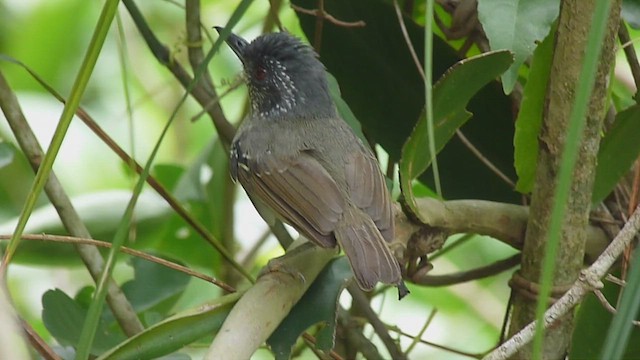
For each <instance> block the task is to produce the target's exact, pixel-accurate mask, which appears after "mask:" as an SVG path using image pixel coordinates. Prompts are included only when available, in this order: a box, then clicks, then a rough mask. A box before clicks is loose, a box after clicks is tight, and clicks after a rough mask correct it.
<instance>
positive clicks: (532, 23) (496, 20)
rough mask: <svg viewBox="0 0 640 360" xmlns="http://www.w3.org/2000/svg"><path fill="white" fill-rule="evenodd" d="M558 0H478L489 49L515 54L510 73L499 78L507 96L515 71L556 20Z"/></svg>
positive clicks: (515, 75) (515, 78) (479, 16)
mask: <svg viewBox="0 0 640 360" xmlns="http://www.w3.org/2000/svg"><path fill="white" fill-rule="evenodd" d="M559 9H560V2H559V1H558V0H516V1H513V0H479V1H478V19H479V20H480V23H481V24H482V29H483V30H484V32H485V34H487V37H488V38H489V43H490V45H491V49H493V50H499V49H507V50H510V51H511V52H513V53H514V54H515V61H514V62H513V65H511V68H509V71H507V72H506V73H504V74H503V75H502V86H503V88H504V91H505V92H506V93H510V92H511V90H513V87H514V85H515V83H516V82H517V81H518V70H519V69H520V66H521V65H522V64H523V63H524V62H525V60H527V58H528V57H529V56H531V54H533V50H534V49H535V48H536V42H537V41H542V39H544V38H545V37H546V36H547V34H548V33H549V29H550V28H551V24H552V23H553V21H554V20H555V19H556V18H557V17H558V11H559Z"/></svg>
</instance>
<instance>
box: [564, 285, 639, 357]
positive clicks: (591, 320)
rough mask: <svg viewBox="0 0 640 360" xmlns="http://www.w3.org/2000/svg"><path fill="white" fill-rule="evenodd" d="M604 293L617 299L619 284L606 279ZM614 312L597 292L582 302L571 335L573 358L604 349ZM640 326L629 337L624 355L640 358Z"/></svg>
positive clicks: (593, 355) (610, 300) (589, 355)
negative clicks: (599, 298)
mask: <svg viewBox="0 0 640 360" xmlns="http://www.w3.org/2000/svg"><path fill="white" fill-rule="evenodd" d="M602 293H603V294H604V296H605V297H606V298H607V300H608V301H609V303H610V304H614V305H615V304H617V303H618V294H619V293H620V288H619V287H618V285H615V284H612V283H610V282H605V286H604V288H603V289H602ZM612 318H613V314H612V313H610V312H609V311H607V310H606V309H605V308H604V307H603V306H602V303H601V302H600V300H598V298H596V296H595V295H594V294H589V295H587V297H586V298H585V300H584V301H583V302H582V304H580V307H579V308H578V312H577V314H576V323H575V327H574V329H575V330H574V332H573V335H572V337H571V354H570V356H569V358H570V359H597V358H598V356H599V355H600V353H601V351H602V346H603V344H604V340H605V338H606V337H607V333H608V331H609V325H610V324H611V319H612ZM637 344H640V329H638V328H637V327H635V328H634V329H633V331H632V333H631V337H630V338H629V343H628V345H627V347H626V349H625V353H624V356H623V359H638V358H640V348H638V346H637Z"/></svg>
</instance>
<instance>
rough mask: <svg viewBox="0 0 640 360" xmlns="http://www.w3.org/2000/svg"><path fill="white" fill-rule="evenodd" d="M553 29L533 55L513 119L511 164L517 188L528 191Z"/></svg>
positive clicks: (532, 171) (531, 185)
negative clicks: (516, 112)
mask: <svg viewBox="0 0 640 360" xmlns="http://www.w3.org/2000/svg"><path fill="white" fill-rule="evenodd" d="M553 34H554V32H552V33H551V34H550V35H549V36H547V38H546V39H545V40H544V41H543V42H542V44H540V46H538V48H537V49H536V51H535V52H534V54H533V60H532V61H531V70H530V72H529V78H528V80H527V84H526V85H525V87H524V93H523V95H522V103H521V104H522V105H521V106H520V111H519V112H518V118H517V119H516V134H515V137H514V139H513V144H514V159H513V160H514V164H515V168H516V173H517V174H518V183H517V184H516V190H518V191H520V192H521V193H525V194H526V193H529V192H531V189H533V181H534V178H535V176H536V164H537V163H538V134H539V133H540V127H541V126H542V113H543V109H544V99H545V96H546V94H547V82H548V80H549V71H550V70H551V60H552V58H553V44H554V38H555V36H553Z"/></svg>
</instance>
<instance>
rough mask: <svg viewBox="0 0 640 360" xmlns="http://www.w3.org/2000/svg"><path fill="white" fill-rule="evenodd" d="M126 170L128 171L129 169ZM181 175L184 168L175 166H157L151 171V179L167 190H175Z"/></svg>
mask: <svg viewBox="0 0 640 360" xmlns="http://www.w3.org/2000/svg"><path fill="white" fill-rule="evenodd" d="M127 168H128V169H129V171H130V168H129V167H127ZM183 173H184V168H183V167H182V166H180V165H177V164H158V165H155V166H154V167H153V171H152V175H153V177H154V178H155V179H156V180H158V182H159V183H160V184H162V186H164V187H165V188H166V189H168V190H173V189H174V188H175V186H176V184H177V183H178V180H179V179H180V178H181V177H182V174H183Z"/></svg>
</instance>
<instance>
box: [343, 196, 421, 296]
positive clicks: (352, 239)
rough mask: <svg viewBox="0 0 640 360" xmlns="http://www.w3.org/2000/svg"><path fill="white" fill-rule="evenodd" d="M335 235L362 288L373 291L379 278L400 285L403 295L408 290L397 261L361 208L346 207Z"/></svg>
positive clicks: (401, 294) (399, 292)
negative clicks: (347, 208)
mask: <svg viewBox="0 0 640 360" xmlns="http://www.w3.org/2000/svg"><path fill="white" fill-rule="evenodd" d="M335 236H336V239H337V240H338V243H339V244H340V246H342V249H343V250H344V252H345V253H346V254H347V257H348V258H349V263H351V268H352V269H353V273H354V275H355V277H356V280H357V282H358V285H359V286H360V288H361V289H363V290H366V291H369V290H372V289H373V288H374V287H375V286H376V284H377V283H378V281H379V282H382V283H385V284H394V285H396V286H398V294H399V296H400V298H402V297H403V296H404V295H406V294H407V293H408V290H407V288H406V287H405V285H404V283H403V282H402V274H401V272H400V265H399V264H398V261H397V260H396V258H395V257H394V256H393V255H392V254H391V251H390V250H389V248H388V247H387V244H386V241H385V240H384V238H383V237H382V234H380V231H379V230H378V228H377V227H376V224H375V223H374V222H373V220H371V218H370V217H369V216H367V215H366V214H365V213H363V212H362V211H361V210H360V209H355V208H351V209H349V210H347V211H346V212H345V213H344V214H343V218H342V219H341V220H340V221H339V223H338V224H337V226H336V228H335Z"/></svg>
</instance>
